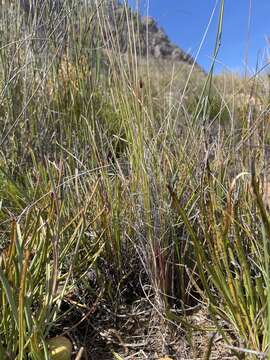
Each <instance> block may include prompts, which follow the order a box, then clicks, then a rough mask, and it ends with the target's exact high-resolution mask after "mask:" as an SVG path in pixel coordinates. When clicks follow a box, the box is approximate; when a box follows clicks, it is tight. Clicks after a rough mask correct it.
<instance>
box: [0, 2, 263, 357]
mask: <svg viewBox="0 0 270 360" xmlns="http://www.w3.org/2000/svg"><path fill="white" fill-rule="evenodd" d="M223 5H224V4H223V2H221V7H220V21H219V28H218V29H217V45H216V49H215V53H214V60H215V56H216V55H217V53H218V44H219V38H220V37H221V36H222V16H223ZM46 11H47V12H48V13H49V12H50V9H49V8H46V7H45V8H44V12H46ZM120 15H121V16H120V19H126V21H127V22H128V39H129V41H128V44H127V53H126V54H125V55H123V54H121V53H120V50H119V49H120V45H119V39H118V33H117V32H115V31H113V29H112V28H111V23H110V21H111V20H110V21H109V18H108V15H107V12H106V4H105V3H104V2H102V1H101V2H93V4H92V5H91V6H90V5H89V4H88V3H83V2H82V3H80V2H66V3H65V4H64V7H63V8H62V10H61V11H60V12H59V13H58V14H57V16H56V17H55V18H53V21H50V22H49V21H48V23H46V24H45V25H46V26H45V25H44V24H43V25H42V27H41V28H42V32H41V33H40V32H39V30H38V29H39V27H40V22H39V19H40V17H41V16H42V15H41V14H40V13H39V12H36V13H35V14H34V15H33V17H31V18H30V17H29V18H28V19H26V16H25V13H24V12H23V11H22V9H21V8H20V7H19V5H18V4H17V3H14V2H3V4H2V8H1V13H0V24H1V25H0V26H1V28H0V31H1V40H0V59H1V61H0V126H1V136H0V144H1V147H0V247H1V256H0V284H1V286H0V359H12V360H13V359H18V360H23V359H35V360H36V359H38V360H41V359H42V360H43V359H50V358H52V354H51V353H50V347H49V346H48V342H47V339H48V338H52V337H54V336H56V335H64V336H66V337H68V338H69V339H70V340H71V341H72V344H73V353H72V356H73V358H74V359H75V358H77V359H80V358H83V356H84V357H85V358H86V359H91V358H94V357H93V354H92V353H91V346H93V344H92V345H89V341H88V340H87V336H88V335H87V336H86V334H89V327H91V331H92V333H95V336H93V337H92V338H91V339H93V342H100V341H101V340H102V341H103V342H101V345H100V346H101V347H102V346H104V347H105V346H107V348H108V349H107V350H108V351H107V355H106V356H110V357H108V358H111V359H112V358H116V359H117V358H118V359H119V358H120V355H117V352H118V353H119V354H121V358H123V359H125V358H131V357H130V356H132V355H133V354H135V353H136V354H137V355H134V358H135V359H137V358H138V359H140V358H149V359H151V358H153V359H154V358H158V356H159V355H162V354H163V355H164V354H165V353H167V354H169V352H171V354H169V355H170V356H171V357H172V358H175V359H181V358H183V359H184V358H191V357H193V358H195V357H196V358H199V357H201V358H203V359H210V358H212V357H211V356H214V355H212V354H214V353H213V351H216V352H215V354H217V349H218V348H219V347H220V348H222V349H225V350H226V355H225V353H224V352H223V353H221V354H220V355H219V358H225V356H227V357H230V358H233V356H235V357H236V358H241V359H243V358H254V359H258V358H267V356H268V348H269V345H268V344H269V325H270V322H269V308H270V300H269V294H270V292H269V277H270V273H269V269H270V267H269V265H270V259H269V238H270V222H269V206H270V204H269V169H268V159H269V140H270V139H269V129H268V127H269V119H270V117H269V99H270V98H269V95H270V91H269V78H268V77H267V75H266V74H265V72H264V71H260V70H261V69H259V70H258V73H257V74H255V75H252V76H249V77H245V78H242V77H240V76H239V75H235V74H229V73H224V74H222V75H219V76H214V75H213V69H211V71H210V72H209V74H205V73H203V72H202V71H200V70H199V69H198V68H197V67H196V66H192V65H190V64H185V63H175V64H172V63H169V62H166V61H161V62H158V61H155V60H153V59H146V58H141V57H140V54H139V49H138V46H137V45H136V44H137V43H135V42H136V41H138V38H139V34H138V33H137V29H138V27H137V26H136V21H138V17H136V15H133V16H131V15H130V12H129V11H128V8H127V7H126V6H124V7H123V8H122V12H121V14H120ZM48 16H49V18H50V13H49V14H48ZM117 16H118V17H119V14H118V15H117ZM63 24H64V25H63ZM120 26H121V23H120V25H119V27H120ZM57 29H58V30H59V29H61V31H60V30H59V31H57ZM119 31H120V30H119ZM213 64H214V63H213ZM127 309H129V310H127ZM131 309H132V311H131ZM134 309H135V310H136V311H135V310H134ZM108 314H110V315H108ZM194 314H198V316H199V315H200V314H201V315H200V316H201V317H203V316H204V317H206V318H207V319H208V320H207V321H206V322H202V321H201V322H200V321H195V320H194ZM202 314H204V315H202ZM106 317H109V322H110V328H113V331H111V332H110V334H109V332H108V331H107V333H105V331H104V330H105V329H102V326H101V327H100V326H99V325H100V324H103V321H104V319H105V318H106ZM141 317H145V318H144V319H143V321H142V322H140V321H139V320H138V323H137V325H136V324H135V323H136V320H134V319H135V318H137V319H140V318H141ZM119 319H122V320H119ZM123 319H127V320H129V321H130V322H131V323H132V324H133V322H134V324H135V325H136V326H137V332H138V334H139V335H140V336H141V337H142V338H144V339H143V341H140V340H136V339H138V338H139V335H137V336H138V338H135V337H134V338H133V343H132V344H128V343H127V341H126V340H125V338H124V335H125V333H123V334H122V333H121V326H123V328H124V327H127V323H128V322H127V321H124V320H123ZM121 321H124V322H123V323H122V322H121ZM132 321H133V322H132ZM119 324H121V326H120V329H119ZM134 324H133V325H132V326H134V327H136V326H135V325H134ZM151 324H152V325H153V326H152V325H151ZM104 326H105V325H104ZM106 326H107V325H106ZM116 328H117V331H116V330H115V329H116ZM156 328H159V331H160V330H161V332H162V331H163V330H164V334H165V332H167V331H171V332H173V331H174V330H175V329H176V330H177V331H178V335H175V339H176V340H175V341H179V343H180V342H181V343H183V344H187V345H185V349H184V347H183V346H184V345H183V346H182V348H181V347H180V350H178V351H179V352H178V353H177V354H176V353H173V351H172V350H170V348H169V347H168V346H167V347H161V348H160V349H159V350H157V351H156V353H155V351H154V350H153V351H152V352H151V353H149V354H148V353H147V349H148V348H149V347H150V342H147V340H145V339H148V337H147V334H149V332H152V333H153V332H154V334H156V333H155V331H154V330H153V329H156ZM168 329H170V330H168ZM179 332H180V333H181V341H180V340H177V339H179V338H178V337H177V336H180V335H179ZM198 332H199V333H200V334H201V337H202V340H201V341H200V342H198V340H197V337H196V339H195V336H194V334H198ZM142 334H144V335H145V336H142ZM209 334H210V335H209ZM154 336H155V335H154ZM171 336H172V335H171ZM109 338H111V344H114V345H118V346H119V348H117V347H116V350H115V347H113V345H112V346H111V347H110V346H109V347H108V343H109ZM134 339H135V340H134ZM217 339H218V340H217ZM220 339H222V340H220ZM160 341H161V340H160ZM202 343H205V344H206V345H205V346H204V347H202ZM136 345H137V347H136ZM157 345H160V344H156V343H154V346H157ZM196 348H197V350H196ZM198 348H199V349H200V351H198ZM80 349H81V351H80ZM117 349H118V350H117ZM113 351H115V352H114V353H113ZM196 351H197V352H196ZM83 352H84V354H83ZM108 354H109V355H108ZM145 354H147V355H145ZM76 356H77V357H76ZM145 356H146V357H145ZM215 356H218V355H215ZM97 358H99V359H101V358H102V359H103V358H104V359H105V355H104V354H103V355H102V354H100V355H99V357H97ZM213 358H214V357H213ZM63 359H64V358H63ZM64 360H65V359H64Z"/></svg>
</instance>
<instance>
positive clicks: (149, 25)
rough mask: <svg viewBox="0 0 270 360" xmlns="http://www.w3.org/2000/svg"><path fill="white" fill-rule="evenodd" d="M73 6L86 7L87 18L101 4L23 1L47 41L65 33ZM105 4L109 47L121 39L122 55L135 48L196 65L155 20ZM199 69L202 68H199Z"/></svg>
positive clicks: (113, 1)
mask: <svg viewBox="0 0 270 360" xmlns="http://www.w3.org/2000/svg"><path fill="white" fill-rule="evenodd" d="M69 3H70V4H73V5H72V6H73V10H74V4H76V6H84V7H85V9H84V10H85V11H84V14H87V12H88V11H89V14H91V13H92V11H93V9H94V11H97V8H96V6H97V3H96V2H95V1H94V0H84V1H80V0H76V2H73V0H70V1H64V0H47V1H46V2H44V1H42V0H20V1H19V4H20V6H21V8H22V10H23V12H24V13H25V14H26V19H27V21H33V20H32V19H34V14H38V18H39V21H38V22H37V24H36V25H37V27H36V29H37V32H38V35H39V37H40V38H46V34H48V33H53V34H55V33H56V34H58V35H59V34H60V35H61V34H64V33H65V28H64V27H65V26H67V22H66V21H63V20H64V16H65V15H64V14H65V13H66V14H68V13H70V11H69V10H68V8H66V7H67V4H69ZM102 4H103V9H102V12H103V16H104V18H105V19H106V21H104V24H103V29H102V33H103V39H104V40H105V44H106V46H109V47H111V48H115V44H114V41H115V38H117V39H118V44H119V48H120V51H121V52H122V53H126V52H127V51H128V49H129V48H132V50H134V48H135V49H136V52H137V54H139V55H141V56H147V55H149V56H150V57H152V58H156V59H165V60H170V61H182V62H187V63H189V64H192V63H193V62H194V60H193V58H192V57H191V56H190V55H188V54H186V53H185V52H184V51H183V50H181V49H180V48H179V47H177V46H176V45H174V44H173V43H172V42H171V41H170V39H169V38H168V36H167V35H166V33H165V32H164V30H163V29H162V28H160V27H159V26H158V24H157V22H156V21H155V20H154V19H153V18H152V17H142V16H140V15H139V14H137V13H135V12H134V11H133V10H131V9H130V8H129V9H127V8H126V7H125V6H124V5H123V4H121V3H120V2H119V1H118V0H104V2H103V3H102ZM44 9H45V10H46V11H44ZM58 16H60V17H62V20H61V21H59V19H58ZM89 18H91V16H89ZM50 20H53V21H50ZM57 20H58V21H57ZM131 22H132V24H133V30H134V31H132V36H131V39H132V40H131V41H130V33H131V30H130V29H131ZM54 23H58V25H57V31H55V29H49V28H47V27H49V26H53V24H54ZM59 24H60V25H59ZM108 24H109V25H110V31H109V32H108V31H107V30H106V27H107V26H108ZM99 26H100V23H99V21H98V20H96V27H97V28H98V27H99ZM97 30H98V29H97ZM97 32H98V31H97ZM60 38H61V36H60ZM105 44H104V45H105ZM195 65H196V67H197V68H199V65H197V64H195Z"/></svg>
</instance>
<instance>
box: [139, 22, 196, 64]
mask: <svg viewBox="0 0 270 360" xmlns="http://www.w3.org/2000/svg"><path fill="white" fill-rule="evenodd" d="M141 22H142V38H143V39H144V44H145V47H144V48H143V54H142V55H146V51H147V43H148V52H149V55H151V56H153V57H154V58H157V59H167V60H172V61H184V62H188V63H193V58H192V57H191V56H190V55H188V54H186V53H185V52H184V51H183V50H181V49H180V48H179V47H177V46H176V45H174V44H173V43H172V42H171V41H170V40H169V38H168V36H167V35H166V33H165V32H164V30H163V29H161V28H160V27H158V25H157V22H156V21H155V20H154V19H153V18H152V17H143V18H142V21H141ZM147 34H148V35H147ZM147 38H148V40H147Z"/></svg>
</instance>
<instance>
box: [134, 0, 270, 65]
mask: <svg viewBox="0 0 270 360" xmlns="http://www.w3.org/2000/svg"><path fill="white" fill-rule="evenodd" d="M216 3H217V4H218V6H217V9H216V11H215V13H214V18H213V21H212V23H211V25H210V27H209V31H208V34H207V36H206V40H205V42H204V44H203V46H202V49H201V51H200V54H199V57H198V63H199V64H200V65H201V66H202V67H203V68H204V69H205V70H208V69H209V67H210V64H211V56H212V54H213V48H214V44H215V37H216V29H217V20H218V12H219V5H220V0H140V2H139V4H140V5H139V7H140V12H141V13H142V14H143V15H146V14H147V13H148V14H149V16H152V17H154V18H155V19H156V20H157V21H158V24H159V25H160V26H161V27H162V28H163V29H164V30H165V32H166V33H167V35H168V36H169V38H170V39H171V40H172V41H173V42H174V43H175V44H176V45H178V46H179V47H181V48H182V49H183V50H185V51H187V52H189V53H191V54H192V55H193V56H195V55H196V53H197V50H198V48H199V45H200V43H201V40H202V38H203V34H204V32H205V30H206V28H207V25H208V23H209V20H210V17H211V14H212V12H213V9H214V7H215V4H216ZM129 4H130V5H131V6H132V7H135V6H136V4H138V0H129ZM249 15H250V16H249ZM267 35H269V36H270V0H225V12H224V26H223V35H222V44H221V50H220V53H219V55H218V62H219V63H218V64H217V65H216V69H215V71H216V72H220V71H222V70H223V69H225V70H232V71H239V72H244V71H245V69H246V68H247V69H248V70H249V71H253V70H255V68H256V63H257V60H258V61H259V64H260V65H262V64H263V63H265V58H266V56H265V55H266V49H267V42H266V36H267ZM246 58H247V67H246V66H245V64H246Z"/></svg>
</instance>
